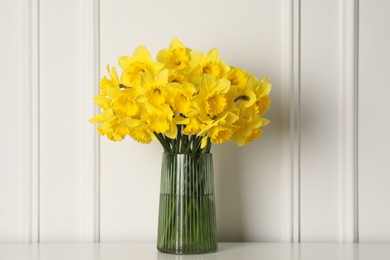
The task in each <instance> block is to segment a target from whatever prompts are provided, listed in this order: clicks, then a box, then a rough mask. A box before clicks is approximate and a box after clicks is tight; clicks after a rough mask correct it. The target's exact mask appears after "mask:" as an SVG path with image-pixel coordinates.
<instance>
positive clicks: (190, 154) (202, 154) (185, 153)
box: [163, 152, 212, 155]
mask: <svg viewBox="0 0 390 260" xmlns="http://www.w3.org/2000/svg"><path fill="white" fill-rule="evenodd" d="M163 154H168V155H171V154H172V155H180V154H183V155H203V154H204V155H206V154H212V153H166V152H164V153H163Z"/></svg>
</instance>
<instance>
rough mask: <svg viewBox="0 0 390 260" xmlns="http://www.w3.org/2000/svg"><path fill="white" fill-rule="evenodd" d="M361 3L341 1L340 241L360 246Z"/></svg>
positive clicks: (352, 0)
mask: <svg viewBox="0 0 390 260" xmlns="http://www.w3.org/2000/svg"><path fill="white" fill-rule="evenodd" d="M358 2H359V1H358V0H347V1H341V6H340V8H341V12H340V19H341V30H340V40H341V41H340V58H341V59H340V63H341V70H340V86H341V87H340V91H341V93H340V109H341V112H340V128H341V131H340V135H341V136H340V152H341V153H340V162H341V163H340V167H341V168H340V185H339V206H340V208H339V213H340V237H339V241H343V242H358V241H359V238H358V185H357V184H358V172H357V171H358V167H357V164H358V161H357V147H358V145H357V131H358V125H357V122H358V121H357V118H358V114H357V113H358V111H357V109H358V102H357V98H358V20H359V17H358Z"/></svg>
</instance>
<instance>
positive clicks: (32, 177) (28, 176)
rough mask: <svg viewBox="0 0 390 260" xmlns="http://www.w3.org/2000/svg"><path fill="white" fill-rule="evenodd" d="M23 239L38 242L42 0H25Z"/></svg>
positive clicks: (23, 32)
mask: <svg viewBox="0 0 390 260" xmlns="http://www.w3.org/2000/svg"><path fill="white" fill-rule="evenodd" d="M21 12H22V49H21V52H22V59H23V60H22V62H21V66H22V68H21V71H22V77H21V78H22V93H23V94H22V95H21V99H22V102H21V105H22V118H21V120H22V131H23V134H22V147H21V156H22V162H21V163H22V176H21V179H22V183H21V185H22V188H21V191H22V193H23V195H22V198H23V199H22V200H23V202H22V204H23V207H22V208H23V212H22V214H21V217H22V223H21V230H22V231H21V234H22V239H21V240H22V241H23V242H39V3H38V0H33V1H30V0H22V5H21Z"/></svg>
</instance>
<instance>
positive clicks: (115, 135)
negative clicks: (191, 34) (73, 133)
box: [90, 38, 271, 153]
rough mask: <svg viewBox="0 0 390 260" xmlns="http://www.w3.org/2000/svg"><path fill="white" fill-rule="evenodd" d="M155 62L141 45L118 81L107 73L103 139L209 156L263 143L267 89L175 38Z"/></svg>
mask: <svg viewBox="0 0 390 260" xmlns="http://www.w3.org/2000/svg"><path fill="white" fill-rule="evenodd" d="M156 59H157V61H154V60H152V58H151V55H150V53H149V51H148V50H147V49H146V48H145V47H144V46H139V47H138V48H136V49H135V51H134V54H133V56H123V57H120V58H119V66H120V67H121V69H122V72H121V74H120V76H119V75H118V73H117V70H116V68H115V67H112V68H110V67H109V66H108V67H107V70H108V77H103V78H102V80H101V83H100V90H101V92H100V94H99V95H97V96H95V97H94V101H95V102H96V104H98V105H99V107H101V108H102V113H101V114H99V115H97V116H95V117H94V118H92V119H91V120H90V122H92V123H100V125H99V127H98V128H97V129H98V131H99V133H100V134H101V135H106V136H107V137H108V138H109V139H110V140H113V141H120V140H122V139H123V138H125V136H127V135H129V136H131V137H132V138H133V139H134V140H136V141H138V142H140V143H144V144H148V143H150V142H151V141H153V140H158V141H160V143H161V145H162V146H163V148H164V151H165V152H166V153H208V152H210V148H211V144H220V143H223V142H228V141H234V142H236V143H237V145H238V146H242V145H244V144H247V143H250V142H252V141H253V140H255V139H256V138H258V137H260V136H261V134H262V131H261V129H260V127H261V126H264V125H266V124H268V123H269V120H267V119H264V118H262V116H263V114H264V113H265V112H266V111H267V109H268V107H269V105H270V99H269V92H270V90H271V83H269V82H268V81H267V77H264V78H263V79H262V80H260V79H258V78H257V77H255V76H254V75H253V74H250V73H249V72H246V71H244V70H242V69H240V68H236V67H231V66H229V65H228V64H226V63H225V62H223V61H222V60H221V59H220V57H219V54H218V50H217V49H215V48H214V49H211V50H210V51H209V52H208V53H206V54H203V53H201V52H200V51H196V50H191V49H189V48H187V47H185V46H184V45H183V43H182V42H180V41H179V40H178V39H176V38H174V39H173V40H172V41H171V43H170V46H169V48H166V49H162V50H160V51H159V52H158V54H157V57H156Z"/></svg>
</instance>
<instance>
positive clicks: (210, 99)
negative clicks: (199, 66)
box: [195, 75, 230, 118]
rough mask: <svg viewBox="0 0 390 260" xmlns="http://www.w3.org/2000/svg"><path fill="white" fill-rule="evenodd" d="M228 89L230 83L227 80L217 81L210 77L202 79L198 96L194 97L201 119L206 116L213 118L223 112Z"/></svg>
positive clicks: (206, 76)
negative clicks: (201, 113)
mask: <svg viewBox="0 0 390 260" xmlns="http://www.w3.org/2000/svg"><path fill="white" fill-rule="evenodd" d="M229 88H230V82H229V81H228V80H225V79H219V80H217V79H215V78H214V77H212V76H210V75H204V76H203V77H202V80H201V82H200V90H199V94H198V95H197V96H196V97H195V101H196V102H197V106H198V108H199V110H200V111H202V112H203V116H202V117H204V116H205V115H207V116H208V117H210V118H214V117H217V116H218V115H219V114H221V113H222V112H224V110H225V108H226V106H227V98H226V94H227V93H228V91H229Z"/></svg>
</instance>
